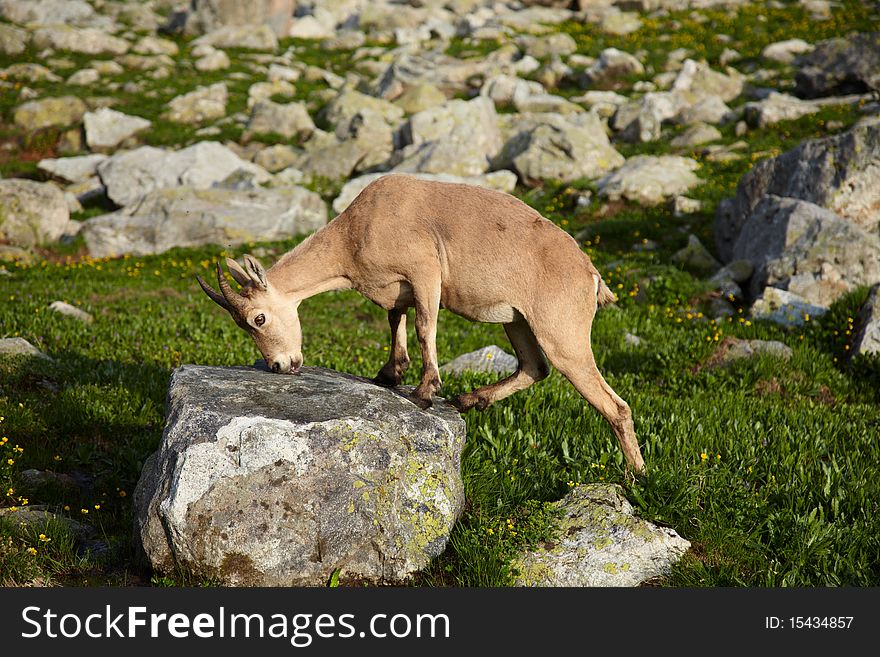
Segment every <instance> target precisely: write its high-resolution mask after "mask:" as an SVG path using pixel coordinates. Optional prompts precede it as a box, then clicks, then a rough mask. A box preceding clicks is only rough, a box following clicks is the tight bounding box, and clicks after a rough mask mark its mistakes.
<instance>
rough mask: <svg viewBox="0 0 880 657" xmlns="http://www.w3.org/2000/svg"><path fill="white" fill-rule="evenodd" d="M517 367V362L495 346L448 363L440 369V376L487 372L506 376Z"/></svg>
mask: <svg viewBox="0 0 880 657" xmlns="http://www.w3.org/2000/svg"><path fill="white" fill-rule="evenodd" d="M517 367H519V361H517V359H516V357H515V356H511V355H510V354H508V353H507V352H506V351H504V350H503V349H501V347H498V346H496V345H494V344H493V345H490V346H488V347H483V348H482V349H478V350H477V351H472V352H470V353H467V354H462V355H461V356H459V357H457V358H455V359H453V360H451V361H449V362H448V363H446V364H445V365H443V366H442V367H441V368H440V373H441V374H457V375H460V374H464V373H465V372H489V373H492V374H508V373H510V372H513V371H515V370H516V369H517Z"/></svg>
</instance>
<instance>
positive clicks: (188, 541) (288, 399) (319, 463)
mask: <svg viewBox="0 0 880 657" xmlns="http://www.w3.org/2000/svg"><path fill="white" fill-rule="evenodd" d="M206 302H207V301H206ZM166 417H167V422H166V427H165V433H164V435H163V438H162V443H161V445H160V447H159V449H158V451H157V452H156V453H154V454H153V455H152V456H151V457H150V458H149V459H147V461H146V463H145V464H144V469H143V473H142V474H141V479H140V481H139V483H138V485H137V488H136V490H135V495H134V506H135V513H136V519H135V545H136V547H137V549H138V550H139V551H142V552H143V554H144V555H145V556H146V557H147V558H148V560H149V561H150V563H151V564H152V566H153V568H154V569H156V570H158V571H160V572H171V571H174V569H175V568H178V567H182V568H185V569H187V570H189V571H191V572H195V573H198V574H201V575H207V576H214V577H217V578H219V580H220V581H221V582H223V584H225V585H240V586H326V584H327V582H328V580H329V579H330V577H331V576H332V575H333V574H334V573H335V572H337V571H338V572H339V579H340V581H341V582H343V583H344V582H346V580H349V581H356V582H358V583H360V584H362V583H367V582H368V583H374V584H382V583H395V582H400V581H403V580H405V579H406V578H407V577H409V576H410V575H412V574H413V573H415V572H417V571H418V570H420V569H421V568H423V567H424V566H426V565H427V564H428V562H429V561H430V560H431V559H432V558H434V557H436V556H438V555H439V554H440V553H441V552H442V551H443V549H444V547H445V545H446V542H447V540H448V537H449V532H450V530H451V529H452V526H453V523H454V522H455V520H456V519H457V517H458V516H459V514H460V513H461V511H462V508H463V506H464V489H463V486H462V481H461V476H460V472H459V471H460V465H461V450H462V447H463V446H464V440H465V424H464V421H463V420H462V419H461V418H460V416H459V414H458V412H457V411H455V410H454V409H453V408H452V407H451V406H448V405H447V404H446V403H444V402H443V401H442V400H436V401H435V403H434V406H433V407H432V408H431V409H429V410H427V411H422V410H420V409H419V408H418V407H417V406H416V405H415V404H414V403H412V402H411V401H410V400H409V399H408V398H407V397H406V396H404V395H402V394H401V393H400V392H398V391H396V390H392V389H387V388H381V387H378V386H376V385H374V384H372V383H371V382H369V381H368V380H366V379H361V378H358V377H354V376H350V375H347V374H341V373H338V372H334V371H331V370H326V369H322V368H315V367H305V368H303V370H302V373H301V374H300V375H299V376H281V375H278V374H271V373H269V372H267V371H260V370H258V369H255V368H249V367H204V366H196V365H184V366H182V367H179V368H177V369H176V370H175V371H174V373H173V374H172V377H171V383H170V387H169V391H168V406H167V415H166Z"/></svg>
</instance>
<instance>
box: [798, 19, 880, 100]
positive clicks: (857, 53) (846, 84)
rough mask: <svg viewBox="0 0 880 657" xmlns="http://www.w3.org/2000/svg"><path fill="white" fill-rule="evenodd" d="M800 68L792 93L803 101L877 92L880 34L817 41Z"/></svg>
mask: <svg viewBox="0 0 880 657" xmlns="http://www.w3.org/2000/svg"><path fill="white" fill-rule="evenodd" d="M800 66H801V69H800V70H799V71H798V72H797V74H796V75H795V90H794V92H795V93H796V94H797V95H798V96H801V97H803V98H819V97H821V96H842V95H845V94H863V93H867V92H870V91H875V92H876V91H880V32H872V33H854V34H852V35H850V36H847V37H839V38H835V39H829V40H827V41H820V42H819V43H818V44H816V48H815V50H813V51H812V52H811V53H809V54H807V55H805V56H803V57H802V58H801V60H800Z"/></svg>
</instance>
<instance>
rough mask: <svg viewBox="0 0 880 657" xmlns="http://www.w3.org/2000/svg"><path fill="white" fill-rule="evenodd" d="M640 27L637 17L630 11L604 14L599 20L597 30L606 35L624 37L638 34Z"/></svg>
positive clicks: (640, 22)
mask: <svg viewBox="0 0 880 657" xmlns="http://www.w3.org/2000/svg"><path fill="white" fill-rule="evenodd" d="M641 27H642V21H641V20H640V19H639V15H638V14H636V13H635V12H632V11H616V12H611V11H609V12H605V13H604V14H603V15H602V18H601V19H600V20H599V28H600V29H601V30H602V31H603V32H607V33H608V34H614V35H616V36H625V35H627V34H632V33H633V32H638V30H639V29H641Z"/></svg>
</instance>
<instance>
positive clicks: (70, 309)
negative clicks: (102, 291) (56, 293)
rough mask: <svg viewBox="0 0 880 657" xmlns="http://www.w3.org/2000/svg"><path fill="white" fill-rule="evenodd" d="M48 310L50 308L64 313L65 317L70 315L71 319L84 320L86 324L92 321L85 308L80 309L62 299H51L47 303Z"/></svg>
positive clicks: (61, 313) (60, 313)
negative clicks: (50, 301)
mask: <svg viewBox="0 0 880 657" xmlns="http://www.w3.org/2000/svg"><path fill="white" fill-rule="evenodd" d="M49 310H52V311H53V312H56V313H58V314H59V315H64V316H65V317H72V318H73V319H75V320H78V321H80V322H85V323H86V324H89V323H91V321H92V316H91V315H90V314H89V313H87V312H86V311H85V310H81V309H80V308H77V307H76V306H71V305H70V304H69V303H66V302H64V301H53V302H52V303H50V304H49Z"/></svg>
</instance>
